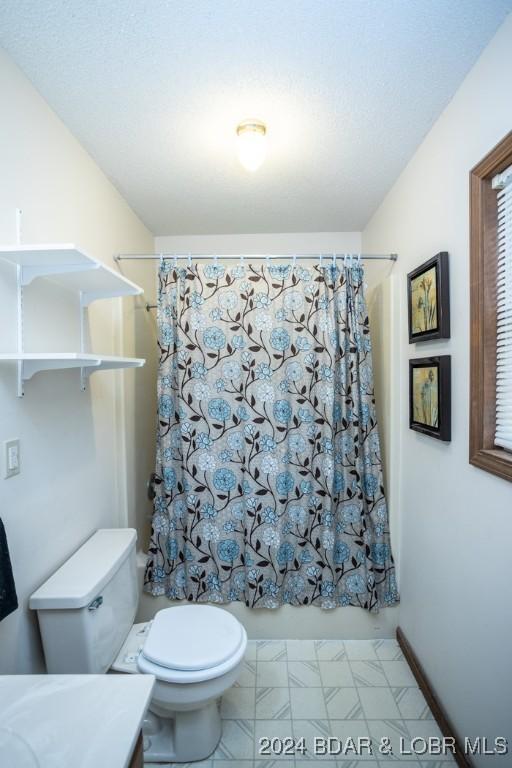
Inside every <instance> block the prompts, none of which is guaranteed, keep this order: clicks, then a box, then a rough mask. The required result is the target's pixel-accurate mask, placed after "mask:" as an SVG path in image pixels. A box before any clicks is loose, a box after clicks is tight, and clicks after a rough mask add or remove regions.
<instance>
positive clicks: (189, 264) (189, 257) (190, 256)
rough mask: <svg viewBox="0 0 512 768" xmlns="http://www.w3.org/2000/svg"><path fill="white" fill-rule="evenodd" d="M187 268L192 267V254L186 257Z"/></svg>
mask: <svg viewBox="0 0 512 768" xmlns="http://www.w3.org/2000/svg"><path fill="white" fill-rule="evenodd" d="M188 266H189V267H192V254H191V253H189V255H188Z"/></svg>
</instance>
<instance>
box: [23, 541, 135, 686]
mask: <svg viewBox="0 0 512 768" xmlns="http://www.w3.org/2000/svg"><path fill="white" fill-rule="evenodd" d="M136 540H137V534H136V532H135V531H134V530H133V529H132V528H112V529H102V530H99V531H96V533H95V534H93V535H92V536H91V538H90V539H88V540H87V541H86V542H85V544H83V545H82V546H81V547H80V549H78V550H77V551H76V552H75V554H74V555H72V556H71V557H70V558H69V560H67V561H66V562H65V563H64V564H63V565H62V566H61V567H60V568H59V569H58V570H57V571H56V572H55V573H54V574H53V576H50V578H49V579H48V581H46V582H45V583H44V584H43V585H42V586H41V587H39V589H38V590H37V591H36V592H34V594H33V595H32V596H31V598H30V602H29V606H30V608H32V609H33V610H36V611H37V617H38V620H39V627H40V630H41V638H42V641H43V649H44V655H45V660H46V667H47V670H48V673H49V674H71V673H75V674H102V673H104V672H106V671H107V669H109V667H110V665H111V664H112V662H113V660H114V659H115V657H116V655H117V653H118V651H119V649H120V648H121V646H122V644H123V642H124V640H125V638H126V636H127V635H128V632H129V631H130V628H131V626H132V624H133V620H134V618H135V612H136V610H137V603H138V588H137V568H136V557H135V543H136Z"/></svg>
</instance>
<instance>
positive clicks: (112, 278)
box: [0, 243, 143, 307]
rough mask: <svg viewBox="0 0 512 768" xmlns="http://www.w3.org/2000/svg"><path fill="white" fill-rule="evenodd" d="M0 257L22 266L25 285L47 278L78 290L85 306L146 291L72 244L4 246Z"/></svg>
mask: <svg viewBox="0 0 512 768" xmlns="http://www.w3.org/2000/svg"><path fill="white" fill-rule="evenodd" d="M0 258H2V259H4V260H5V261H9V262H11V264H14V265H16V266H17V267H19V270H20V283H21V286H22V287H25V286H27V285H30V283H31V282H32V281H33V280H35V279H36V278H40V277H43V278H47V279H49V280H51V281H52V282H54V283H57V284H58V285H61V286H62V287H63V288H68V289H70V290H75V291H77V292H79V293H80V295H81V301H82V305H83V306H84V307H86V306H88V305H89V304H90V303H91V302H92V301H95V300H96V299H110V298H115V297H117V296H137V295H140V294H141V293H143V290H142V288H141V287H140V286H138V285H136V284H135V283H132V282H131V280H128V279H127V278H126V277H124V276H123V275H121V274H119V273H118V272H115V271H114V270H113V269H111V268H110V267H107V265H106V264H103V262H101V261H98V260H97V259H95V258H93V257H92V256H89V255H88V254H87V253H85V251H83V250H82V249H81V248H78V247H77V246H76V245H73V244H70V243H64V244H51V243H50V244H42V245H37V244H36V245H14V246H13V245H2V246H0Z"/></svg>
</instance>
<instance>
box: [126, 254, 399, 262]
mask: <svg viewBox="0 0 512 768" xmlns="http://www.w3.org/2000/svg"><path fill="white" fill-rule="evenodd" d="M320 256H321V257H322V258H325V259H326V260H328V259H333V258H334V259H344V258H345V257H351V258H357V259H363V260H365V261H397V259H398V254H397V253H382V254H369V253H298V254H295V255H294V254H292V253H284V254H278V253H240V254H233V253H225V254H220V253H217V254H212V253H162V254H159V253H158V254H157V253H118V254H117V255H116V256H114V261H145V260H148V261H151V260H156V261H158V260H159V259H176V260H178V259H187V260H189V259H211V260H213V261H217V260H218V259H223V260H229V261H240V260H241V259H292V261H295V260H297V261H298V260H299V259H318V258H320Z"/></svg>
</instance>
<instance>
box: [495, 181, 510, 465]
mask: <svg viewBox="0 0 512 768" xmlns="http://www.w3.org/2000/svg"><path fill="white" fill-rule="evenodd" d="M492 185H493V187H494V188H495V189H497V190H498V200H497V202H498V232H497V248H498V273H497V286H496V289H497V293H496V295H497V338H496V436H495V440H494V442H495V444H496V445H497V446H500V447H501V448H505V449H507V450H508V451H512V166H510V168H507V170H506V171H503V173H500V174H498V176H495V177H494V179H493V183H492Z"/></svg>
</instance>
